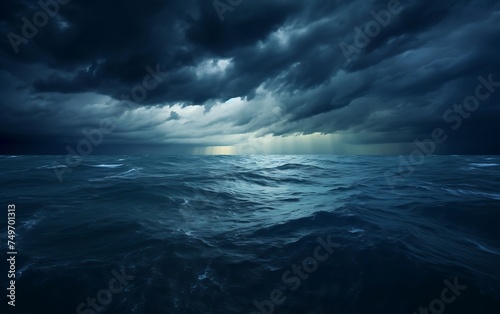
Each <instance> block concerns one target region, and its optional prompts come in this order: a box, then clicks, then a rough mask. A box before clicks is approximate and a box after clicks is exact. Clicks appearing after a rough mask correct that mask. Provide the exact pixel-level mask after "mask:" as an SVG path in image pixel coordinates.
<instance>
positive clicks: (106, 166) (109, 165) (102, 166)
mask: <svg viewBox="0 0 500 314" xmlns="http://www.w3.org/2000/svg"><path fill="white" fill-rule="evenodd" d="M88 166H89V167H94V168H118V167H121V166H123V164H101V165H88Z"/></svg>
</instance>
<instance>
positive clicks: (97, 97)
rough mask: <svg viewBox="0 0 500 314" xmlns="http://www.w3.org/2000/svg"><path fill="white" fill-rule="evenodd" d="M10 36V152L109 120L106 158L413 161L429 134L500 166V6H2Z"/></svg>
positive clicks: (376, 2)
mask: <svg viewBox="0 0 500 314" xmlns="http://www.w3.org/2000/svg"><path fill="white" fill-rule="evenodd" d="M40 12H42V13H40ZM44 16H45V17H46V20H45V19H44ZM30 24H31V25H30ZM0 31H1V36H2V37H1V40H0V84H1V85H0V86H1V88H0V145H1V149H0V153H9V154H20V153H34V154H42V153H43V154H45V153H47V154H50V153H54V154H59V153H61V154H64V153H66V151H65V147H66V146H67V145H75V143H78V141H80V140H81V139H82V138H84V133H82V131H84V130H85V131H86V132H87V133H88V132H90V131H91V130H93V129H96V128H99V123H100V122H102V121H103V119H107V120H106V121H108V122H109V121H112V123H113V126H114V127H113V131H112V132H109V133H106V134H105V136H104V138H103V140H102V143H103V145H102V146H101V147H100V151H99V152H101V153H130V152H140V153H149V152H155V153H156V152H159V153H198V152H201V153H203V152H205V153H206V152H207V151H204V150H203V149H202V150H201V151H200V148H203V147H212V148H214V150H212V151H209V152H212V153H221V152H224V151H218V150H217V147H236V149H233V150H232V151H231V152H235V153H254V152H280V153H300V152H313V153H314V152H333V153H370V154H377V153H405V152H407V151H411V149H412V147H413V144H412V143H413V142H414V141H415V140H416V139H420V140H423V139H426V138H431V135H432V131H433V130H434V129H435V128H442V129H443V130H445V131H446V132H447V135H448V139H447V140H446V142H445V143H443V144H442V145H440V146H439V147H438V149H437V152H439V153H477V154H496V153H500V148H499V143H500V141H499V140H498V134H500V124H499V123H498V120H499V117H500V105H499V101H500V83H496V82H500V64H499V61H498V60H499V57H500V41H499V38H500V3H499V2H498V1H495V0H475V1H456V0H443V1H427V0H422V1H417V0H413V1H411V0H401V1H396V0H373V1H365V0H354V1H340V0H337V1H334V0H313V1H298V0H266V1H263V0H253V1H250V0H242V1H226V0H221V1H208V0H184V1H173V0H142V1H137V0H121V1H115V0H107V1H97V0H64V1H63V0H60V1H59V2H56V1H55V0H53V1H51V0H41V1H25V0H3V1H2V3H1V4H0ZM484 80H486V81H488V80H489V81H490V83H489V86H485V85H484V84H483V87H482V91H481V95H486V93H487V94H488V96H487V97H486V96H484V97H482V99H478V105H477V106H475V105H474V106H473V105H469V107H467V108H469V109H471V108H472V107H474V108H473V109H474V110H466V109H463V108H462V107H460V106H462V105H463V102H464V100H466V99H467V97H469V96H475V97H476V98H477V95H476V93H477V91H476V89H477V86H478V84H481V82H483V81H484ZM486 85H488V84H486ZM480 98H481V97H480ZM469 101H470V99H469ZM455 104H456V106H458V107H454V106H455ZM471 106H472V107H471ZM460 108H462V109H460ZM449 110H451V112H448V111H449ZM464 110H465V111H464ZM458 119H460V126H459V127H456V126H457V124H458V122H457V120H458ZM96 152H97V150H96Z"/></svg>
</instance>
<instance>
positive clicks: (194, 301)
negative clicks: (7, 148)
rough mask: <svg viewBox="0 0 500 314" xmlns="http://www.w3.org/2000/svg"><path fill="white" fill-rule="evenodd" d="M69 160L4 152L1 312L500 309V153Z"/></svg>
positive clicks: (315, 313) (477, 313)
mask: <svg viewBox="0 0 500 314" xmlns="http://www.w3.org/2000/svg"><path fill="white" fill-rule="evenodd" d="M64 159H65V157H64V156H19V157H15V156H3V157H0V184H1V191H0V206H1V207H2V211H1V213H2V214H1V215H2V217H1V219H0V221H1V225H0V232H1V233H0V236H1V239H2V241H1V248H0V249H1V252H2V253H1V254H2V256H3V257H2V261H1V263H0V266H1V271H0V278H1V282H2V291H3V292H2V293H1V296H0V301H1V303H2V304H1V308H2V310H1V313H27V314H31V313H33V314H44V313H47V314H59V313H61V314H69V313H84V314H93V313H137V314H142V313H221V314H222V313H224V314H225V313H268V314H270V313H301V314H323V313H325V314H326V313H328V314H336V313H339V314H343V313H345V314H349V313H384V314H390V313H398V314H399V313H408V314H411V313H450V314H452V313H467V314H498V313H500V157H495V156H432V157H428V158H427V159H426V160H425V163H424V164H422V165H420V166H417V167H416V168H415V170H414V172H413V173H409V174H408V173H406V174H404V176H403V175H396V176H397V180H395V181H394V182H396V183H395V184H394V185H393V186H392V187H391V186H389V185H388V184H387V180H386V178H385V173H386V172H387V171H393V170H397V168H398V165H399V161H398V158H397V157H347V156H345V157H343V156H328V155H324V156H323V155H322V156H204V157H200V156H187V157H186V156H179V157H167V156H89V157H86V158H85V159H84V161H83V163H82V164H81V165H80V166H78V167H75V168H72V170H73V171H72V172H71V173H66V174H64V177H63V181H62V182H59V180H58V179H57V177H56V175H55V172H54V169H52V168H53V162H54V161H57V162H59V163H61V164H63V163H64ZM56 170H57V169H56ZM59 170H60V169H59ZM8 204H15V206H16V231H17V236H16V239H15V242H16V250H17V252H18V254H17V257H16V307H15V311H14V310H13V308H12V307H11V306H7V302H8V301H9V299H7V297H6V296H7V293H8V291H7V290H6V289H7V288H8V284H7V270H8V264H7V263H6V257H5V256H6V252H7V251H8V249H7V246H6V239H7V224H6V221H7V205H8ZM420 307H422V309H421V310H419V308H420ZM426 308H428V310H427V312H425V311H426ZM4 309H7V310H6V311H4Z"/></svg>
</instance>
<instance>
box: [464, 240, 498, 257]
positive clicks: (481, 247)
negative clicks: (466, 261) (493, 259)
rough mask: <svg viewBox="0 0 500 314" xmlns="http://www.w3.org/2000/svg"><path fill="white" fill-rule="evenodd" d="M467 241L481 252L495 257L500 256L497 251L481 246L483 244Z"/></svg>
mask: <svg viewBox="0 0 500 314" xmlns="http://www.w3.org/2000/svg"><path fill="white" fill-rule="evenodd" d="M467 241H469V242H470V243H473V244H475V245H476V246H477V247H478V248H479V249H480V250H481V251H484V252H488V253H491V254H495V255H500V252H498V251H495V250H493V249H489V248H487V247H485V246H484V245H481V244H479V243H477V242H474V241H472V240H469V239H467Z"/></svg>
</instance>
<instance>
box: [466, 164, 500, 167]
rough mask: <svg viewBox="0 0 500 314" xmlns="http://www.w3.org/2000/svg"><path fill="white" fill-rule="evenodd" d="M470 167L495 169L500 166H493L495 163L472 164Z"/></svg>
mask: <svg viewBox="0 0 500 314" xmlns="http://www.w3.org/2000/svg"><path fill="white" fill-rule="evenodd" d="M470 166H473V167H495V166H499V164H493V163H471V164H470Z"/></svg>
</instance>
